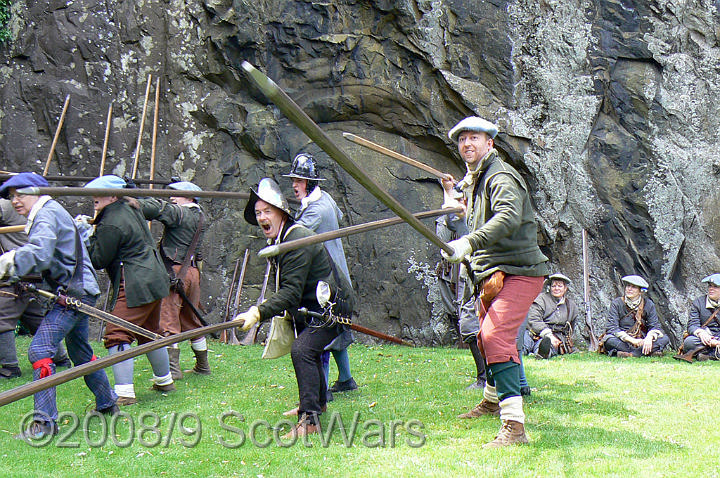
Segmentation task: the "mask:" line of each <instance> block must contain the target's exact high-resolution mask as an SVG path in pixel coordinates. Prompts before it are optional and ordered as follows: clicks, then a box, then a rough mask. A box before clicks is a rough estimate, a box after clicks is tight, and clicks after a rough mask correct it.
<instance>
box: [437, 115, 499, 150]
mask: <svg viewBox="0 0 720 478" xmlns="http://www.w3.org/2000/svg"><path fill="white" fill-rule="evenodd" d="M463 131H480V132H482V133H487V135H488V136H490V137H491V138H494V137H495V136H496V135H497V134H498V127H497V126H496V125H494V124H493V123H491V122H489V121H488V120H486V119H482V118H480V117H479V116H468V117H467V118H465V119H464V120H462V121H460V122H459V123H458V124H456V125H455V126H453V129H451V130H450V132H449V133H448V138H450V139H451V140H453V141H455V142H456V143H457V140H458V136H460V133H462V132H463Z"/></svg>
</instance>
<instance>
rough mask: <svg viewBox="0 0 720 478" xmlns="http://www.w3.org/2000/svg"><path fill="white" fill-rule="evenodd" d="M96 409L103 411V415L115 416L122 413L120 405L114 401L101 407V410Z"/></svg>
mask: <svg viewBox="0 0 720 478" xmlns="http://www.w3.org/2000/svg"><path fill="white" fill-rule="evenodd" d="M95 411H97V412H99V413H102V414H103V415H108V416H113V415H117V414H118V413H120V407H118V405H117V403H113V404H112V406H109V407H107V408H101V409H100V410H98V409H95Z"/></svg>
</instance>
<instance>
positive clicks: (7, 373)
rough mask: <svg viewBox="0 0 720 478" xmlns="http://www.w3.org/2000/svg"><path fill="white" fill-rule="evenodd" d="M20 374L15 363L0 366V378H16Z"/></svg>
mask: <svg viewBox="0 0 720 478" xmlns="http://www.w3.org/2000/svg"><path fill="white" fill-rule="evenodd" d="M21 375H22V371H21V370H20V367H18V366H17V365H3V366H2V367H0V379H3V378H17V377H19V376H21Z"/></svg>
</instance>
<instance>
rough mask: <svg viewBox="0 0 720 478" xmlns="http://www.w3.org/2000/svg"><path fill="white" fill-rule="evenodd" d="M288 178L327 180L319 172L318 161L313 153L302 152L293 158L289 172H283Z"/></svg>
mask: <svg viewBox="0 0 720 478" xmlns="http://www.w3.org/2000/svg"><path fill="white" fill-rule="evenodd" d="M283 176H285V177H286V178H300V179H307V180H308V181H325V179H323V178H321V177H320V173H318V168H317V163H316V161H315V158H313V157H312V155H310V154H307V153H300V154H298V155H297V156H295V159H293V162H292V167H291V168H290V173H289V174H283Z"/></svg>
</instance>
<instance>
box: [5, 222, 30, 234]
mask: <svg viewBox="0 0 720 478" xmlns="http://www.w3.org/2000/svg"><path fill="white" fill-rule="evenodd" d="M24 230H25V224H19V225H17V226H3V227H0V234H10V233H12V232H22V231H24Z"/></svg>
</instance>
